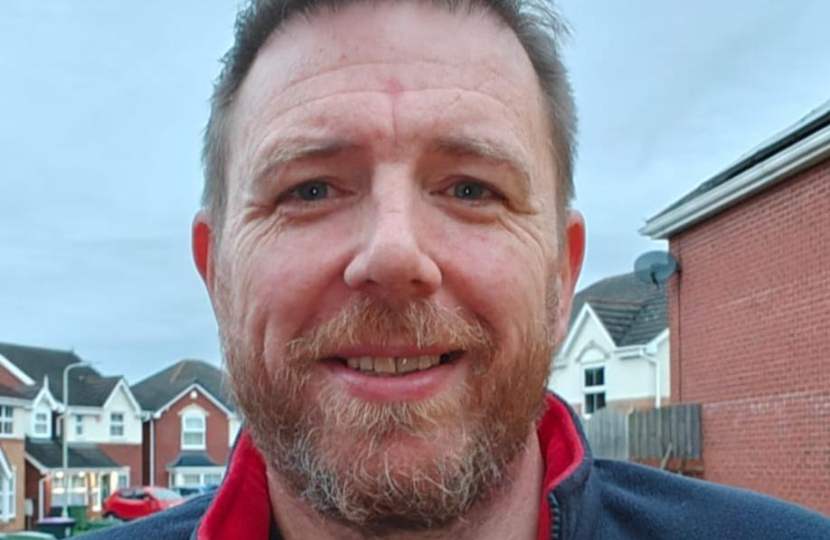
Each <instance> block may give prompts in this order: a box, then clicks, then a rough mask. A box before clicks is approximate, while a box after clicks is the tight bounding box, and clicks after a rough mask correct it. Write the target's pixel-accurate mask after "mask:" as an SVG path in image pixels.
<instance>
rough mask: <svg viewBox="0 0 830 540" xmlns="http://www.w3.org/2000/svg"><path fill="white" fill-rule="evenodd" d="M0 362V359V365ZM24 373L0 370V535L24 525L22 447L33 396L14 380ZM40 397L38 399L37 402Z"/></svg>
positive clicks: (24, 465)
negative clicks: (1, 381)
mask: <svg viewBox="0 0 830 540" xmlns="http://www.w3.org/2000/svg"><path fill="white" fill-rule="evenodd" d="M3 363H4V359H3V358H2V357H0V364H3ZM17 376H20V377H25V374H22V373H19V372H18V373H14V372H13V371H11V370H9V369H3V368H2V367H0V379H2V380H3V383H0V532H5V531H19V530H21V529H23V527H24V524H25V523H24V522H25V512H24V485H25V471H26V463H25V459H24V445H25V439H26V435H27V433H28V432H29V431H30V428H31V424H30V423H29V421H28V420H29V415H30V411H31V410H32V403H33V402H34V401H35V398H36V397H37V396H35V395H33V394H32V392H31V389H28V388H22V387H21V385H20V383H19V382H17V381H16V380H15V379H16V377H17ZM41 399H42V396H40V397H38V401H40V400H41Z"/></svg>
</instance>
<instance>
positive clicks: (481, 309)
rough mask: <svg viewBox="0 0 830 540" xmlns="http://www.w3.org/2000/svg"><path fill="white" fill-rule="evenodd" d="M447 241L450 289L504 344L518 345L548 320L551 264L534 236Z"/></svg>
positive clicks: (489, 233) (474, 235) (472, 235)
mask: <svg viewBox="0 0 830 540" xmlns="http://www.w3.org/2000/svg"><path fill="white" fill-rule="evenodd" d="M456 232H458V233H460V232H461V231H456ZM446 238H449V239H450V240H448V241H447V242H446V246H447V251H446V253H447V255H448V256H447V259H446V264H445V275H444V278H445V284H446V286H447V289H448V291H450V294H452V295H453V297H454V299H455V300H456V301H458V302H459V303H461V305H463V306H464V307H465V308H466V309H468V310H469V311H471V312H472V313H475V314H477V315H479V316H481V317H483V318H484V319H485V320H486V321H487V322H488V323H489V324H490V325H491V326H492V327H493V328H494V330H495V331H496V332H497V333H498V334H499V336H498V337H499V339H500V340H501V341H502V344H503V346H505V347H509V348H512V347H516V346H518V343H519V341H520V340H521V338H522V336H523V335H524V334H525V333H526V332H527V331H528V329H529V328H528V326H529V324H530V322H531V321H533V320H539V318H540V317H544V311H545V291H546V290H547V285H548V284H547V281H548V279H549V278H548V272H547V268H548V267H549V266H550V264H549V261H548V260H547V257H546V253H547V248H546V246H544V245H540V244H539V243H536V242H534V241H531V240H529V238H530V237H523V238H521V239H517V236H516V235H515V234H512V232H511V231H508V230H505V229H501V228H499V229H495V230H482V231H475V232H470V231H467V232H465V233H464V234H463V235H462V234H456V235H453V234H448V235H446ZM453 238H455V239H456V240H453ZM542 320H544V319H542Z"/></svg>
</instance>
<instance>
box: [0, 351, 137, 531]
mask: <svg viewBox="0 0 830 540" xmlns="http://www.w3.org/2000/svg"><path fill="white" fill-rule="evenodd" d="M81 361H82V360H81V358H79V357H78V356H77V355H76V354H75V353H74V352H71V351H59V350H53V349H44V348H38V347H28V346H22V345H12V344H3V343H0V384H1V385H3V387H4V390H3V391H2V393H4V394H5V395H4V397H2V398H0V401H2V402H5V403H9V404H7V405H5V406H4V407H6V408H4V409H2V410H0V412H1V413H2V414H6V413H7V412H9V409H11V410H12V415H11V418H12V420H11V422H12V424H13V425H14V426H13V427H12V428H11V430H12V439H13V441H14V442H13V441H11V440H4V441H3V450H4V453H5V454H6V456H9V455H15V456H17V455H18V453H19V452H18V450H19V449H18V448H17V446H21V444H20V443H21V442H22V455H23V461H24V464H21V463H15V464H14V466H13V468H15V469H16V470H17V471H18V481H17V485H16V487H17V486H19V487H17V491H18V494H17V497H18V498H20V497H21V494H22V496H23V497H25V499H29V500H31V501H32V508H33V510H34V516H33V518H34V519H39V518H41V517H44V516H46V515H48V514H49V513H52V512H54V509H56V508H57V507H59V506H61V505H63V504H64V502H66V503H68V504H70V505H84V506H87V507H88V508H89V509H90V510H91V511H93V512H97V511H99V510H100V509H101V503H102V501H103V500H104V499H105V498H106V497H107V496H108V495H109V493H110V492H112V491H113V490H114V489H116V488H118V487H119V486H123V485H126V484H129V483H130V482H133V481H138V480H139V479H140V478H141V416H140V415H141V410H140V408H139V406H138V403H137V402H136V400H135V399H134V398H133V396H132V393H131V392H130V389H129V387H128V386H127V383H126V381H125V380H124V379H123V378H122V377H104V376H102V375H101V374H100V373H98V372H97V371H96V370H95V369H93V368H91V367H79V368H75V369H72V370H71V371H70V376H69V390H70V391H69V404H68V408H66V409H64V406H63V372H64V369H65V368H66V367H67V366H70V365H72V364H77V363H79V362H81ZM12 392H13V393H17V394H18V395H19V396H21V398H17V399H18V400H20V399H23V401H15V402H11V403H10V402H9V400H12V399H15V398H13V397H10V396H9V394H10V393H12ZM25 400H28V401H25ZM64 425H66V438H67V443H68V467H67V471H66V474H67V475H68V476H67V477H65V475H64V470H63V454H62V436H63V427H64ZM3 429H4V428H3V427H2V426H0V430H3ZM10 444H12V445H13V446H11V447H10ZM0 461H2V460H0ZM2 472H3V464H2V463H0V473H2ZM65 483H66V484H68V489H65V485H64V484H65Z"/></svg>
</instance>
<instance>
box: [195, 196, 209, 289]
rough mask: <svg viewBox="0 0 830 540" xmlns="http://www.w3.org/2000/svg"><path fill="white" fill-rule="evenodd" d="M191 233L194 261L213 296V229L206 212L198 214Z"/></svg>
mask: <svg viewBox="0 0 830 540" xmlns="http://www.w3.org/2000/svg"><path fill="white" fill-rule="evenodd" d="M191 233H192V238H191V246H192V249H193V261H194V262H195V263H196V269H197V270H198V271H199V275H200V276H202V281H204V282H205V285H206V286H207V289H208V294H210V295H213V252H212V249H213V229H212V227H211V224H210V218H209V217H208V214H207V211H206V210H204V209H203V210H199V212H197V213H196V217H194V218H193V230H192V231H191Z"/></svg>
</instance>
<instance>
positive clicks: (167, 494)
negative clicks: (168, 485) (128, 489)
mask: <svg viewBox="0 0 830 540" xmlns="http://www.w3.org/2000/svg"><path fill="white" fill-rule="evenodd" d="M150 491H151V492H152V493H153V496H154V497H155V498H156V499H159V500H162V501H169V500H171V499H181V498H182V496H181V495H179V494H178V493H176V492H175V491H171V490H169V489H164V488H153V489H152V490H150Z"/></svg>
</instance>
